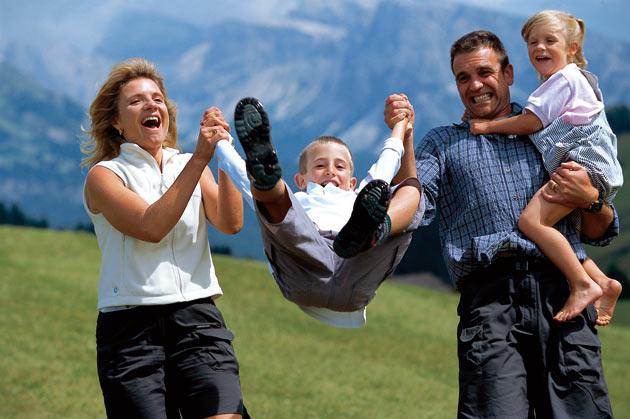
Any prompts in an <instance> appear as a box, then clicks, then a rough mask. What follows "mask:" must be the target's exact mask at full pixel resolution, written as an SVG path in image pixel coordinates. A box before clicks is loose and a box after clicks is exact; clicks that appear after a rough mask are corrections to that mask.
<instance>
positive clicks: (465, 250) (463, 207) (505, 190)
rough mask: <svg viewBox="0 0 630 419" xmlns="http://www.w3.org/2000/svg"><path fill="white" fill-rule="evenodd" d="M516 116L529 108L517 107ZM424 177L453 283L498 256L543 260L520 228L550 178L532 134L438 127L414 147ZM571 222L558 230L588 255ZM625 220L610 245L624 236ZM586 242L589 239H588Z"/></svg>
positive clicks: (428, 208)
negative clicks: (514, 254) (481, 132)
mask: <svg viewBox="0 0 630 419" xmlns="http://www.w3.org/2000/svg"><path fill="white" fill-rule="evenodd" d="M512 111H513V115H515V114H519V113H521V111H522V108H521V107H520V106H519V105H517V104H512ZM415 154H416V166H417V170H418V179H419V180H420V182H421V183H422V185H423V190H424V194H423V201H424V205H425V213H424V216H423V219H422V222H421V224H420V225H428V224H429V223H431V222H432V221H433V219H434V218H435V216H436V213H437V209H439V222H440V241H441V245H442V253H443V255H444V259H445V261H446V266H447V268H448V271H449V274H450V276H451V279H452V280H453V281H454V282H457V281H459V280H460V279H461V278H463V277H464V276H466V275H467V274H470V273H472V272H473V271H475V270H476V269H479V268H482V267H485V266H488V265H489V264H490V263H491V262H492V261H493V259H494V258H495V256H496V254H497V252H498V251H503V250H507V251H514V252H518V254H521V255H523V256H531V257H538V258H542V257H543V255H542V253H541V252H540V250H539V249H538V247H537V246H536V245H535V244H534V243H533V242H531V241H530V240H528V239H526V238H525V237H524V236H523V235H522V234H521V232H520V231H519V230H518V228H517V222H518V219H519V216H520V214H521V211H522V210H523V209H524V208H525V206H526V205H527V203H528V202H529V200H530V199H531V198H532V196H533V195H534V193H535V192H536V191H537V190H538V189H539V188H540V187H541V186H542V185H543V184H544V183H545V182H546V181H547V180H548V178H549V177H548V175H547V173H546V172H545V169H544V166H543V164H542V159H541V157H540V153H539V152H538V151H537V150H536V147H534V145H533V144H532V142H531V141H530V140H529V138H528V137H526V136H507V135H479V136H477V135H473V134H471V133H470V131H469V126H468V123H461V124H454V125H452V126H445V127H438V128H435V129H433V130H431V131H429V133H428V134H427V135H426V136H425V137H424V138H423V139H422V141H421V142H420V143H419V145H418V147H417V148H416V150H415ZM568 218H569V217H567V218H565V219H564V220H562V221H561V222H560V223H559V224H558V225H557V228H558V230H560V232H562V233H563V234H564V235H565V236H566V237H567V239H568V240H569V242H570V243H571V246H572V247H573V249H574V250H575V252H576V254H577V256H578V258H579V259H580V260H583V259H584V258H585V257H586V253H585V251H584V246H583V245H582V243H581V242H580V237H579V234H578V233H577V232H576V230H575V227H574V224H572V223H571V222H570V221H569V220H568ZM618 222H619V221H618V217H617V214H616V212H615V220H614V222H613V225H612V226H611V229H610V230H609V231H608V233H607V234H606V236H605V238H604V239H603V240H600V241H598V242H589V244H594V245H605V244H607V243H608V242H610V240H612V238H613V237H614V236H616V235H617V234H618V231H619V225H618ZM582 239H583V240H584V238H582Z"/></svg>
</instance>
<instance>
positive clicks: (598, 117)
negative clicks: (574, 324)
mask: <svg viewBox="0 0 630 419" xmlns="http://www.w3.org/2000/svg"><path fill="white" fill-rule="evenodd" d="M584 30H585V26H584V21H582V20H581V19H576V18H575V17H573V16H571V15H570V14H568V13H565V12H560V11H555V10H545V11H542V12H539V13H537V14H535V15H534V16H532V17H531V18H529V19H528V20H527V22H525V25H523V28H522V30H521V35H522V36H523V39H524V40H525V42H527V50H528V55H529V59H530V61H531V63H532V65H533V66H534V69H535V70H536V72H537V73H538V75H539V78H541V79H542V80H543V83H542V84H541V85H540V87H539V88H538V89H537V90H536V91H534V92H533V93H532V94H531V96H530V97H529V99H528V103H527V106H526V107H525V109H524V112H523V113H522V114H521V115H518V116H515V117H512V118H506V119H503V120H498V121H486V120H471V121H470V130H471V132H472V133H474V134H489V133H499V134H521V135H530V134H532V135H531V136H530V138H531V140H532V141H533V142H534V144H535V145H536V147H537V148H538V150H539V151H540V152H541V154H542V157H543V162H544V164H545V168H546V169H547V170H548V171H549V173H552V172H554V171H555V170H556V169H557V168H558V166H559V165H560V164H561V163H562V162H565V161H568V160H572V161H575V162H577V163H579V164H580V165H582V166H584V167H585V168H586V169H587V170H588V172H589V174H590V177H591V181H592V182H593V185H594V186H595V187H596V188H597V189H598V190H599V199H598V200H597V201H596V202H594V203H593V204H592V205H591V207H590V208H589V209H588V210H590V211H599V210H601V206H602V203H603V202H606V203H607V204H610V203H611V201H612V199H613V198H614V196H615V194H616V192H617V190H618V189H619V187H620V186H621V185H622V183H623V176H622V173H621V166H620V165H619V162H618V160H617V138H616V137H615V135H614V134H613V133H612V131H611V129H610V126H609V125H608V121H607V120H606V115H605V113H604V104H603V101H602V95H601V91H600V90H599V87H598V86H597V79H596V77H595V76H594V75H592V74H591V73H588V72H586V71H585V70H584V68H585V67H586V59H585V58H584V55H583V52H582V45H583V42H584ZM549 187H550V188H551V189H552V190H553V191H555V190H557V188H558V184H556V183H555V182H553V181H550V182H549ZM574 209H575V208H569V207H565V206H563V205H559V204H554V203H550V202H547V201H545V199H544V198H543V197H542V194H541V190H539V191H537V192H536V194H535V195H534V197H533V198H532V200H531V201H530V202H529V204H528V205H527V207H526V208H525V209H524V210H523V213H522V215H521V218H520V219H519V223H518V226H519V229H520V230H521V231H522V232H523V234H525V235H526V236H527V237H529V238H530V239H531V240H533V241H534V242H535V243H536V244H537V245H538V247H540V249H541V250H542V252H543V253H544V254H545V255H546V256H547V257H548V258H549V259H550V260H551V261H552V262H553V263H554V264H555V265H556V266H557V267H558V268H559V269H560V270H561V271H562V273H563V274H564V275H565V276H566V278H567V280H568V281H569V284H570V287H571V293H570V295H569V298H568V299H567V301H566V303H565V304H564V307H562V309H561V310H560V311H559V312H558V313H557V314H556V315H555V316H554V319H555V320H558V321H567V320H570V319H572V318H573V317H575V316H577V315H578V314H579V313H580V312H581V311H582V310H584V309H585V308H586V306H587V305H588V304H590V303H593V302H595V306H596V308H597V311H598V318H597V324H598V325H600V326H603V325H606V324H608V323H609V322H610V320H611V318H612V315H613V311H614V309H615V304H616V302H617V298H618V297H619V294H620V293H621V284H620V283H619V282H618V281H616V280H614V279H611V278H608V277H607V276H606V275H605V274H604V273H603V272H602V271H601V270H600V269H599V268H598V267H597V265H595V262H593V261H592V260H591V259H587V260H585V261H584V263H583V264H582V263H580V261H579V260H578V259H577V257H576V256H575V253H574V252H573V250H572V248H571V246H570V245H569V242H568V241H567V240H566V238H565V237H564V236H563V235H562V234H561V233H560V232H559V231H557V230H556V229H554V228H553V226H554V225H555V224H556V223H557V222H558V221H560V220H561V219H562V218H564V217H565V216H567V215H568V214H570V213H571V212H572V211H573V210H574Z"/></svg>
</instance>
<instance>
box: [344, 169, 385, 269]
mask: <svg viewBox="0 0 630 419" xmlns="http://www.w3.org/2000/svg"><path fill="white" fill-rule="evenodd" d="M389 199H390V192H389V185H388V183H387V182H385V181H383V180H379V179H377V180H373V181H371V182H370V183H368V184H367V185H365V187H364V188H363V189H361V192H359V195H358V196H357V199H356V201H355V202H354V207H353V208H352V214H351V215H350V219H349V220H348V222H347V223H346V225H345V226H344V227H343V228H342V229H341V231H340V232H339V234H338V235H337V237H335V240H334V241H333V250H334V251H335V253H336V254H337V255H339V256H341V257H342V258H351V257H353V256H356V255H357V254H359V253H361V252H363V251H365V250H367V249H369V248H371V247H373V246H375V245H376V244H377V243H380V242H381V241H382V240H384V239H385V238H386V237H387V236H389V231H390V230H391V220H389V217H388V216H387V207H388V206H389ZM388 221H389V222H388ZM379 229H380V232H379Z"/></svg>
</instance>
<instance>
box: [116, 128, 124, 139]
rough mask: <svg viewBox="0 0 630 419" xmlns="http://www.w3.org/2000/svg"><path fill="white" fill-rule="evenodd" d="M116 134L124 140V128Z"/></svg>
mask: <svg viewBox="0 0 630 419" xmlns="http://www.w3.org/2000/svg"><path fill="white" fill-rule="evenodd" d="M118 134H120V136H121V137H123V138H125V129H124V128H118Z"/></svg>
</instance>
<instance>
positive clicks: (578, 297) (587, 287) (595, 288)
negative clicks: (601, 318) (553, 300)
mask: <svg viewBox="0 0 630 419" xmlns="http://www.w3.org/2000/svg"><path fill="white" fill-rule="evenodd" d="M601 296H602V289H601V287H600V286H599V285H597V284H596V283H595V282H593V281H591V280H588V281H585V282H583V283H580V285H579V286H577V285H574V284H571V293H570V294H569V298H568V299H567V302H566V303H564V307H562V309H560V311H559V312H558V314H556V315H555V316H554V317H553V318H554V320H556V321H559V322H566V321H568V320H571V319H572V318H574V317H575V316H577V315H578V314H580V313H581V312H582V311H583V310H584V309H585V308H586V306H587V305H589V304H591V303H592V302H594V301H596V300H598V299H599V298H600V297H601Z"/></svg>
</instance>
